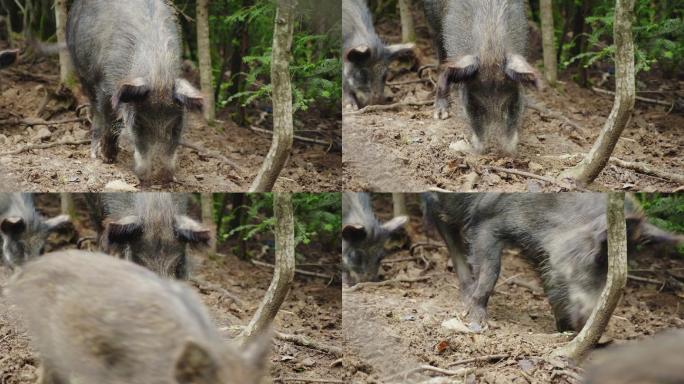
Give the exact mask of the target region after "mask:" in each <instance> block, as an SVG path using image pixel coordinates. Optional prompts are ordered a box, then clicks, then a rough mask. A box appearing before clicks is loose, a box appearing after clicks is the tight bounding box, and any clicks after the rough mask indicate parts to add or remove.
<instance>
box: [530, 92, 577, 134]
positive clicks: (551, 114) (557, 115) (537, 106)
mask: <svg viewBox="0 0 684 384" xmlns="http://www.w3.org/2000/svg"><path fill="white" fill-rule="evenodd" d="M525 105H526V106H527V107H528V108H530V109H533V110H535V111H537V112H539V114H540V115H542V117H544V116H548V117H550V118H553V119H556V120H560V121H562V122H563V123H565V124H567V125H569V126H571V127H573V128H575V129H577V130H581V129H583V128H582V126H581V125H579V124H577V123H575V122H574V121H572V120H570V119H569V118H568V117H567V116H565V115H564V114H562V113H560V112H556V111H552V110H550V109H548V108H546V107H544V106H542V105H540V104H537V103H534V102H532V101H531V100H530V99H527V100H526V103H525Z"/></svg>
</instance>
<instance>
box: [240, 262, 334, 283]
mask: <svg viewBox="0 0 684 384" xmlns="http://www.w3.org/2000/svg"><path fill="white" fill-rule="evenodd" d="M251 263H252V264H254V265H258V266H261V267H268V268H271V269H275V265H273V264H269V263H264V262H263V261H259V260H251ZM295 273H298V274H300V275H304V276H311V277H318V278H321V279H326V280H332V278H333V277H332V276H330V275H326V274H323V273H318V272H311V271H304V270H302V269H295Z"/></svg>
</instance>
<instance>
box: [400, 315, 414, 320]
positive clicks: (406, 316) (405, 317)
mask: <svg viewBox="0 0 684 384" xmlns="http://www.w3.org/2000/svg"><path fill="white" fill-rule="evenodd" d="M401 321H416V317H415V316H413V315H404V316H402V317H401Z"/></svg>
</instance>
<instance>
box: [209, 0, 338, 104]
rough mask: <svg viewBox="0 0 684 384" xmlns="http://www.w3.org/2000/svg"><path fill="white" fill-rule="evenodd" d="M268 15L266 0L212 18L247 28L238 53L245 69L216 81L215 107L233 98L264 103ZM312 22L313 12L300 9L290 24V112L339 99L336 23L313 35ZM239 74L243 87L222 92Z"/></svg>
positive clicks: (269, 8) (266, 98) (270, 28)
mask: <svg viewBox="0 0 684 384" xmlns="http://www.w3.org/2000/svg"><path fill="white" fill-rule="evenodd" d="M274 18H275V3H274V2H270V1H263V2H258V4H257V5H253V6H250V7H244V8H242V9H239V10H238V11H237V12H236V13H233V14H231V15H230V16H226V17H223V18H221V17H219V16H214V17H212V24H213V23H220V24H221V25H223V26H224V28H227V29H231V28H233V27H235V26H236V25H237V24H238V23H241V22H246V23H247V25H248V30H247V32H245V33H247V34H248V36H249V40H250V42H249V48H248V51H247V54H246V55H245V56H244V57H243V61H244V62H245V64H246V65H247V68H248V70H247V71H246V72H243V73H236V74H233V75H232V78H231V82H229V83H225V84H223V85H222V90H221V93H220V98H219V100H218V103H219V105H220V106H221V107H225V106H226V105H229V104H231V103H235V102H238V103H240V104H241V105H243V106H246V105H249V104H254V103H259V102H260V101H263V102H264V103H265V104H269V103H270V100H269V98H270V96H271V91H272V87H271V86H270V80H269V79H270V76H271V73H270V72H271V56H272V35H273V22H274ZM219 19H220V20H219ZM315 21H316V20H315V16H314V15H313V14H311V13H306V14H304V15H302V16H301V17H298V18H297V20H296V24H295V32H294V37H293V42H292V58H291V62H290V74H291V77H292V85H293V89H292V91H293V103H294V110H295V111H298V110H307V109H308V108H309V106H310V105H312V104H314V103H319V104H322V105H328V106H334V105H338V104H339V103H340V100H341V97H342V87H341V82H342V80H341V73H342V64H341V61H340V59H339V54H340V53H339V47H340V41H341V34H340V33H339V31H338V30H339V28H340V27H339V25H334V26H332V27H330V28H328V29H326V30H325V31H320V32H323V33H320V32H319V33H316V32H315V31H314V30H315V28H314V26H315ZM337 24H339V20H337ZM239 76H243V77H244V79H245V84H247V87H246V88H245V89H242V90H240V91H238V92H236V93H234V94H232V95H228V94H227V92H226V91H227V90H228V89H229V88H230V87H231V86H232V81H235V80H236V78H237V77H239Z"/></svg>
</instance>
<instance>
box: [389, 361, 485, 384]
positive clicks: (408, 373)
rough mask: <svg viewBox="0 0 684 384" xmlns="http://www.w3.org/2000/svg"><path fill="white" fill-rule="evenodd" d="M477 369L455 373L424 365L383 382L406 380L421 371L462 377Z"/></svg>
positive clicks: (464, 369) (392, 376) (467, 369)
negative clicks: (399, 378) (400, 378)
mask: <svg viewBox="0 0 684 384" xmlns="http://www.w3.org/2000/svg"><path fill="white" fill-rule="evenodd" d="M474 370H475V369H473V368H461V369H457V370H455V371H452V370H448V369H444V368H438V367H435V366H432V365H428V364H424V365H421V366H418V367H415V368H411V369H407V370H405V371H403V372H399V373H395V374H394V375H391V376H388V377H386V378H385V379H383V380H382V382H389V381H390V380H392V379H394V378H397V377H402V378H403V379H404V380H406V378H407V377H408V376H409V375H411V374H413V373H416V372H420V371H431V372H437V373H441V374H442V375H447V376H461V375H467V374H469V373H471V372H473V371H474Z"/></svg>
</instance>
